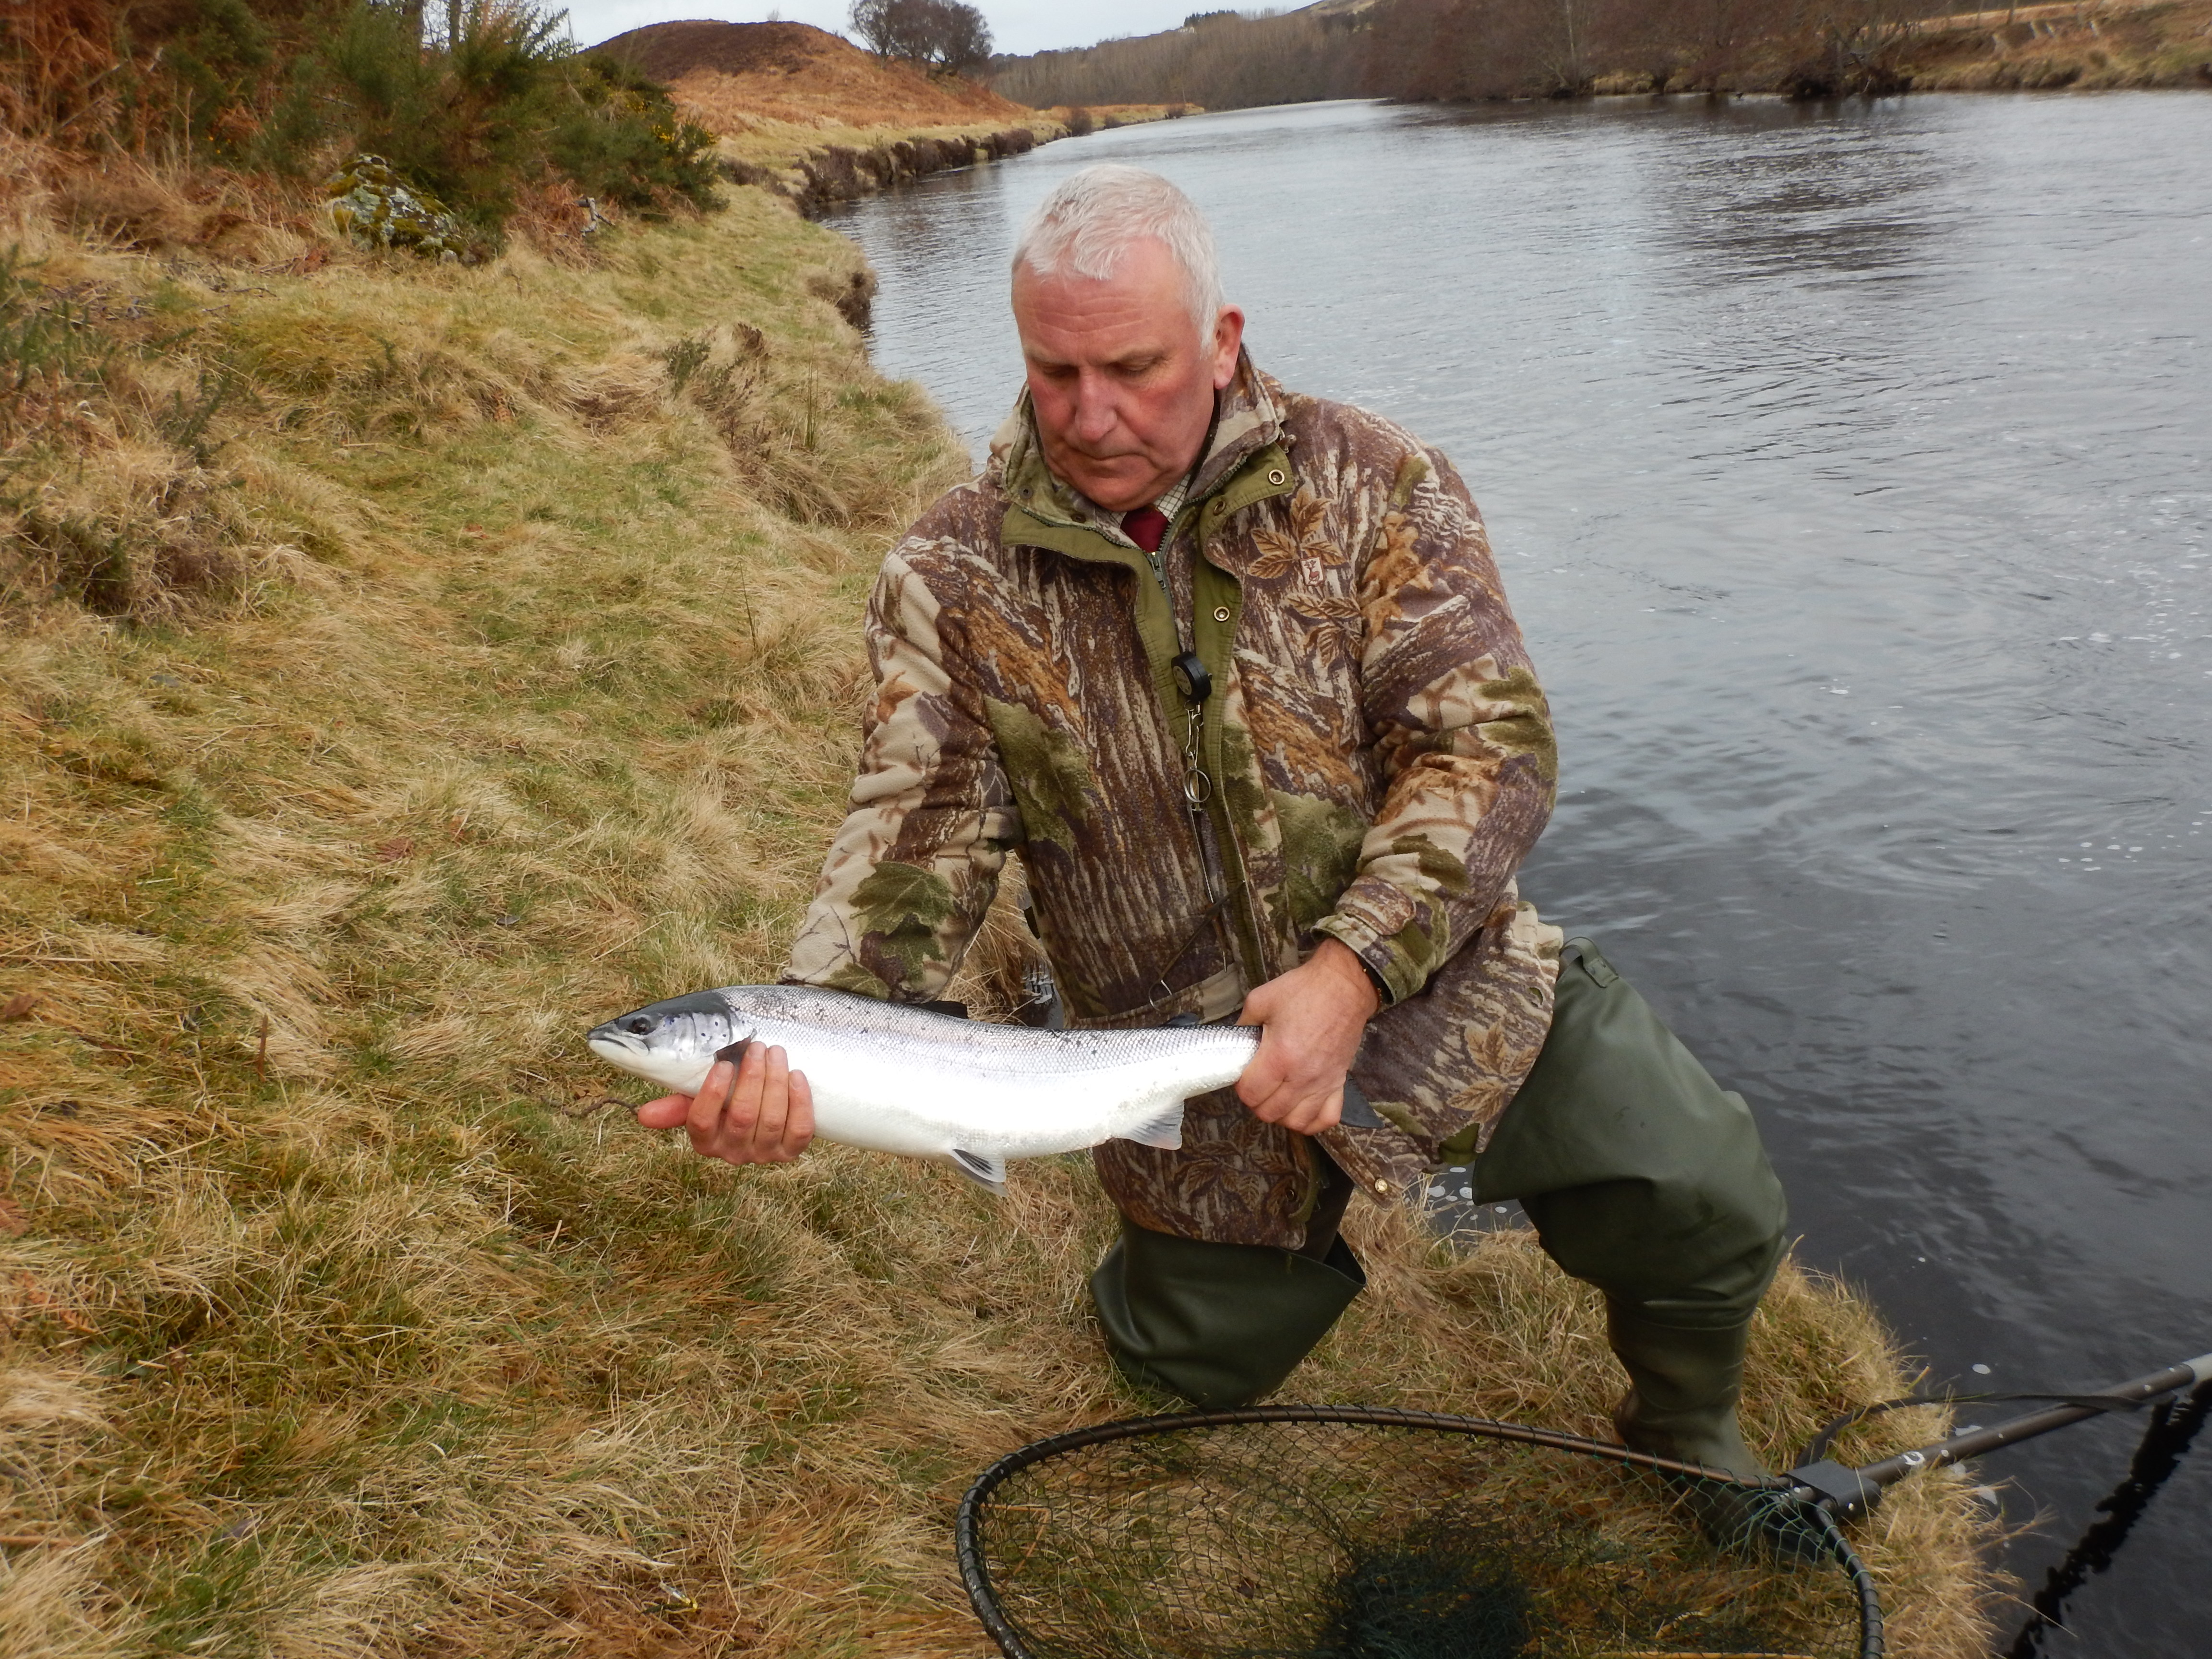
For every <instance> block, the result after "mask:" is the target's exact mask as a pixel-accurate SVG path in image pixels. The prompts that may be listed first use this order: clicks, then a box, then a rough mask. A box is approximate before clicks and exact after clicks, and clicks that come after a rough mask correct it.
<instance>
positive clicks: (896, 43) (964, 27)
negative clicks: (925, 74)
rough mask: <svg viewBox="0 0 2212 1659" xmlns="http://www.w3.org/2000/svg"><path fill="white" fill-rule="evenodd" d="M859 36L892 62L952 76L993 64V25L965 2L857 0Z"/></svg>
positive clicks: (856, 29)
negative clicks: (900, 59)
mask: <svg viewBox="0 0 2212 1659" xmlns="http://www.w3.org/2000/svg"><path fill="white" fill-rule="evenodd" d="M849 15H850V18H851V21H852V25H853V32H854V33H855V34H857V35H859V36H860V40H861V41H862V43H863V44H865V45H866V46H867V48H868V50H869V51H871V52H874V53H875V54H876V56H877V57H878V58H883V59H884V61H885V62H886V63H888V62H890V60H891V59H892V58H903V59H905V60H906V61H907V62H908V63H911V64H923V65H925V66H926V67H927V68H930V69H933V70H941V71H943V72H945V73H946V74H956V75H957V74H959V73H962V72H963V71H965V70H977V69H981V68H982V67H983V66H984V65H985V64H988V63H989V62H990V61H991V27H990V25H989V24H987V23H986V22H985V21H983V14H982V13H981V12H980V11H978V10H976V9H975V7H973V6H970V5H965V4H963V3H962V0H853V9H852V11H851V13H850V14H849Z"/></svg>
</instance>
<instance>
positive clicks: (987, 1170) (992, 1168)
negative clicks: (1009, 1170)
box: [952, 1146, 1006, 1193]
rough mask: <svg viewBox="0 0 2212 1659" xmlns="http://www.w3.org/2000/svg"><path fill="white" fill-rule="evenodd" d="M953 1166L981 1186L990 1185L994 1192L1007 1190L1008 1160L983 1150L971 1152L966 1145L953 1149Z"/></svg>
mask: <svg viewBox="0 0 2212 1659" xmlns="http://www.w3.org/2000/svg"><path fill="white" fill-rule="evenodd" d="M952 1167H953V1168H954V1169H956V1170H959V1171H960V1173H961V1174H962V1175H964V1176H967V1177H968V1179H969V1180H970V1181H972V1182H975V1184H976V1185H977V1186H979V1187H988V1188H990V1189H991V1190H992V1191H993V1192H994V1193H1003V1192H1005V1191H1006V1159H1004V1158H992V1157H989V1156H988V1155H987V1154H985V1153H982V1152H969V1150H968V1149H967V1148H966V1147H964V1146H955V1147H954V1148H953V1149H952Z"/></svg>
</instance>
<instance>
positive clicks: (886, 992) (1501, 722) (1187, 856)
mask: <svg viewBox="0 0 2212 1659" xmlns="http://www.w3.org/2000/svg"><path fill="white" fill-rule="evenodd" d="M867 637H868V644H869V647H870V651H871V653H872V658H873V661H874V665H875V676H876V694H875V699H874V702H873V705H872V708H870V709H869V711H868V713H867V715H866V721H865V729H864V742H863V748H862V754H861V760H860V773H859V776H858V778H857V780H856V781H855V782H854V787H853V794H852V806H851V811H850V815H849V816H848V817H847V818H846V820H845V823H844V825H843V827H842V829H840V830H839V832H838V834H837V836H836V841H835V842H834V844H833V845H832V847H831V848H830V851H829V859H828V861H827V864H826V866H825V867H824V869H823V875H822V878H821V884H820V886H819V888H818V890H817V893H816V895H815V898H814V902H813V907H812V908H811V910H810V911H809V913H808V915H807V917H806V921H805V926H804V927H803V929H802V930H801V932H800V934H799V938H798V939H797V941H796V943H795V944H794V945H793V949H792V955H791V961H790V964H789V967H788V969H787V978H790V979H793V980H796V981H803V982H805V983H809V984H815V985H824V986H833V987H842V988H844V989H847V990H851V991H857V992H860V993H862V994H866V995H870V996H880V997H890V998H894V999H896V1000H927V999H929V998H933V997H936V996H939V995H940V994H942V992H943V989H944V987H945V981H947V980H948V979H949V978H950V977H951V974H952V971H953V969H954V968H955V967H956V966H957V964H958V963H959V960H960V957H961V955H962V952H963V951H964V950H965V949H966V947H967V945H968V942H969V939H970V938H971V937H972V935H973V933H975V928H976V927H977V925H978V924H979V923H980V921H981V919H982V915H983V912H984V909H985V908H986V907H987V905H988V904H989V902H990V900H991V896H992V893H993V890H994V887H995V885H996V881H997V877H998V873H999V871H1000V867H1001V866H1002V864H1003V863H1004V860H1006V855H1007V854H1009V853H1012V852H1018V853H1019V854H1020V855H1021V857H1022V860H1023V861H1024V866H1025V868H1026V871H1027V874H1028V877H1029V884H1030V896H1031V902H1032V903H1033V904H1034V906H1035V909H1036V920H1037V924H1038V928H1039V932H1040V933H1041V935H1042V939H1043V943H1044V946H1045V951H1046V953H1047V955H1048V957H1049V958H1050V960H1051V963H1052V967H1053V971H1054V977H1055V978H1056V979H1057V981H1058V982H1059V985H1060V992H1061V994H1062V997H1063V1000H1064V1001H1065V1003H1066V1007H1067V1011H1068V1013H1069V1016H1070V1019H1071V1023H1073V1024H1077V1025H1085V1026H1131V1025H1149V1024H1160V1023H1162V1022H1164V1021H1165V1020H1167V1019H1169V1018H1171V1017H1173V1016H1176V1015H1178V1014H1196V1015H1198V1016H1199V1017H1200V1018H1204V1019H1207V1020H1213V1019H1219V1018H1225V1017H1228V1016H1230V1015H1232V1014H1234V1012H1236V1010H1237V1006H1238V1005H1239V1004H1240V1003H1241V1001H1242V1000H1243V996H1244V994H1245V993H1246V992H1247V991H1248V990H1249V989H1250V988H1251V987H1254V986H1256V985H1258V984H1260V983H1261V981H1265V980H1267V979H1269V978H1272V977H1273V976H1274V975H1277V974H1279V973H1281V972H1283V971H1285V969H1289V968H1291V967H1292V966H1295V965H1296V964H1297V963H1298V962H1300V961H1302V960H1303V959H1304V957H1305V956H1306V954H1307V953H1308V952H1309V951H1311V950H1312V949H1313V948H1314V946H1315V945H1316V944H1317V943H1319V941H1320V939H1322V937H1323V936H1333V937H1334V938H1336V939H1340V940H1342V941H1343V942H1344V943H1345V944H1346V945H1349V946H1350V947H1351V948H1352V950H1354V951H1358V953H1359V955H1360V956H1361V957H1363V958H1364V959H1365V961H1366V962H1367V963H1368V964H1369V965H1370V967H1371V968H1372V969H1374V972H1375V974H1376V976H1377V977H1378V978H1379V979H1380V980H1381V981H1382V982H1383V985H1384V986H1386V987H1388V995H1387V997H1386V998H1385V1002H1386V1004H1387V1005H1388V1006H1386V1007H1385V1008H1384V1009H1383V1012H1380V1013H1379V1014H1378V1015H1377V1016H1376V1018H1375V1020H1374V1021H1373V1023H1372V1024H1370V1027H1369V1030H1368V1035H1367V1038H1366V1041H1365V1042H1364V1046H1363V1048H1362V1049H1361V1052H1360V1057H1359V1060H1358V1064H1357V1065H1356V1066H1355V1067H1354V1071H1353V1076H1354V1078H1355V1079H1357V1080H1358V1082H1359V1083H1360V1085H1361V1086H1362V1088H1363V1089H1364V1091H1365V1093H1366V1094H1367V1096H1368V1097H1369V1098H1370V1100H1371V1101H1372V1102H1373V1103H1375V1105H1376V1109H1377V1111H1378V1112H1379V1113H1380V1114H1381V1115H1383V1117H1384V1118H1386V1119H1387V1120H1388V1121H1389V1124H1390V1125H1391V1126H1392V1127H1386V1128H1380V1129H1352V1128H1345V1127H1340V1128H1338V1129H1335V1130H1333V1131H1331V1132H1330V1133H1328V1134H1327V1135H1326V1136H1324V1137H1322V1144H1323V1145H1324V1146H1327V1148H1328V1151H1329V1152H1330V1154H1331V1155H1332V1156H1333V1157H1334V1158H1335V1159H1336V1160H1337V1161H1338V1162H1339V1163H1340V1164H1342V1165H1343V1166H1344V1167H1345V1168H1346V1170H1348V1171H1349V1172H1350V1173H1351V1175H1352V1176H1353V1178H1354V1179H1356V1180H1357V1181H1358V1183H1359V1185H1360V1186H1361V1188H1363V1189H1364V1190H1365V1191H1366V1192H1368V1193H1370V1194H1374V1195H1378V1196H1383V1197H1388V1196H1392V1195H1395V1194H1398V1193H1400V1192H1401V1191H1402V1190H1403V1189H1404V1188H1406V1187H1407V1185H1409V1184H1411V1183H1412V1182H1415V1181H1418V1180H1419V1178H1420V1177H1421V1175H1422V1172H1423V1171H1424V1170H1425V1169H1430V1168H1434V1167H1435V1166H1436V1165H1437V1164H1438V1163H1440V1162H1442V1161H1443V1160H1444V1159H1446V1158H1451V1157H1455V1156H1457V1157H1464V1156H1465V1155H1466V1154H1467V1153H1468V1152H1471V1151H1473V1150H1474V1149H1475V1147H1476V1146H1477V1145H1478V1143H1479V1141H1480V1137H1481V1133H1482V1131H1483V1129H1484V1128H1485V1127H1486V1126H1487V1125H1488V1124H1489V1123H1490V1122H1491V1121H1492V1120H1494V1119H1495V1118H1496V1116H1497V1115H1498V1113H1499V1112H1500V1111H1501V1110H1502V1109H1504V1105H1505V1103H1506V1102H1507V1101H1509V1100H1510V1098H1511V1097H1512V1095H1513V1092H1514V1091H1515V1090H1516V1089H1517V1088H1518V1087H1519V1086H1520V1084H1521V1081H1522V1079H1523V1078H1524V1077H1525V1076H1526V1075H1527V1073H1528V1068H1529V1067H1530V1066H1532V1065H1533V1064H1534V1061H1535V1058H1536V1054H1537V1051H1538V1050H1539V1049H1540V1048H1541V1047H1542V1046H1543V1042H1544V1037H1545V1035H1546V1033H1547V1030H1549V1028H1550V1022H1551V1007H1552V995H1553V985H1554V983H1555V981H1556V979H1557V975H1558V957H1559V933H1558V930H1556V929H1554V928H1552V927H1547V926H1546V925H1545V924H1543V923H1542V922H1541V921H1539V920H1538V919H1537V917H1536V915H1535V912H1534V908H1532V907H1530V906H1528V905H1526V904H1522V903H1521V902H1519V898H1518V894H1517V891H1516V888H1515V885H1514V872H1515V870H1516V867H1517V866H1519V864H1520V862H1521V860H1522V855H1523V854H1526V853H1527V852H1528V848H1530V846H1531V845H1533V844H1534V842H1535V839H1536V836H1537V835H1538V833H1539V832H1540V831H1541V829H1542V828H1543V826H1544V823H1545V820H1546V818H1547V816H1548V815H1549V813H1550V811H1551V806H1552V800H1553V791H1554V775H1555V763H1554V751H1553V739H1552V729H1551V723H1550V717H1549V714H1548V712H1547V708H1546V706H1545V702H1544V696H1543V693H1542V691H1541V690H1540V689H1539V687H1538V685H1537V683H1536V677H1535V674H1534V671H1533V670H1532V669H1531V667H1530V665H1529V661H1528V653H1527V651H1526V650H1525V648H1524V647H1522V641H1521V635H1520V630H1519V629H1517V628H1516V625H1515V623H1514V621H1513V617H1512V613H1511V611H1510V610H1508V608H1507V606H1506V602H1505V595H1504V591H1503V590H1502V589H1501V587H1500V586H1499V584H1498V571H1497V568H1496V566H1495V565H1494V564H1493V562H1492V559H1491V555H1490V549H1489V545H1488V543H1487V541H1486V538H1485V536H1484V533H1483V527H1482V521H1481V520H1480V517H1479V516H1478V514H1477V513H1476V510H1475V507H1474V501H1472V500H1471V499H1469V497H1468V492H1467V489H1466V487H1465V486H1464V485H1463V484H1462V483H1461V482H1460V479H1459V477H1458V475H1457V474H1456V473H1455V472H1454V471H1453V470H1452V468H1451V466H1450V465H1449V463H1448V462H1447V461H1446V460H1445V459H1443V457H1442V456H1441V455H1439V454H1437V453H1436V452H1435V451H1434V450H1431V449H1428V448H1426V447H1424V446H1423V445H1421V444H1420V443H1419V442H1418V441H1416V440H1414V439H1413V437H1411V436H1409V435H1407V433H1405V432H1404V431H1402V430H1401V429H1400V428H1397V427H1395V426H1393V425H1392V424H1390V423H1389V422H1387V421H1384V420H1382V419H1379V418H1378V417H1376V416H1373V415H1370V414H1368V413H1366V412H1365V411H1364V410H1358V409H1354V408H1350V407H1347V406H1346V405H1344V404H1331V403H1325V402H1322V400H1320V399H1318V398H1307V397H1301V396H1299V395H1297V394H1296V393H1293V392H1285V390H1284V389H1283V388H1282V387H1281V386H1279V385H1278V384H1277V383H1276V382H1275V381H1274V380H1272V379H1270V378H1269V377H1268V376H1267V375H1265V374H1261V373H1260V372H1259V371H1258V370H1257V369H1255V368H1253V367H1252V365H1251V364H1250V362H1249V360H1248V361H1246V362H1244V363H1243V364H1242V365H1241V366H1240V368H1239V373H1238V376H1237V380H1236V381H1235V382H1234V384H1233V385H1231V387H1230V388H1229V389H1228V390H1227V391H1225V392H1223V393H1222V394H1221V395H1220V401H1219V409H1218V416H1217V419H1216V422H1215V424H1214V430H1213V434H1212V441H1211V443H1210V446H1209V447H1208V448H1207V450H1206V455H1205V457H1204V459H1203V460H1202V461H1201V462H1200V465H1199V467H1198V470H1197V471H1196V473H1195V474H1194V478H1193V481H1192V487H1191V489H1190V490H1189V491H1188V495H1187V497H1186V499H1185V501H1184V505H1183V506H1182V508H1181V510H1180V511H1179V512H1178V513H1176V517H1175V519H1174V520H1173V521H1172V522H1171V523H1170V526H1169V529H1168V532H1167V534H1166V536H1165V538H1164V539H1163V541H1162V543H1161V546H1160V550H1159V567H1158V569H1157V570H1156V569H1155V568H1154V566H1153V564H1152V562H1151V561H1150V560H1148V559H1147V557H1146V555H1145V553H1144V552H1143V551H1142V550H1139V548H1138V547H1137V546H1136V544H1134V543H1133V542H1132V541H1131V540H1130V539H1129V538H1127V536H1126V535H1125V534H1123V533H1122V531H1121V526H1120V523H1119V520H1118V518H1117V517H1116V516H1115V515H1114V514H1111V513H1106V512H1104V511H1103V509H1100V508H1098V507H1096V506H1094V505H1093V504H1091V502H1089V501H1086V500H1085V499H1084V498H1083V497H1081V496H1080V495H1078V494H1077V493H1076V492H1074V491H1073V489H1070V488H1069V487H1068V486H1067V485H1066V484H1064V483H1061V482H1060V481H1059V480H1058V479H1057V478H1055V477H1054V476H1053V475H1052V474H1051V473H1050V472H1049V471H1048V470H1047V468H1046V466H1045V465H1044V460H1043V456H1042V451H1041V449H1040V447H1039V446H1038V443H1037V440H1036V432H1035V428H1034V427H1033V425H1032V424H1031V422H1030V416H1029V410H1028V405H1027V402H1026V399H1024V402H1023V404H1020V405H1019V406H1018V408H1017V409H1016V410H1015V413H1014V416H1013V417H1012V419H1010V420H1009V422H1007V425H1006V428H1005V429H1004V430H1002V431H1001V433H1000V435H999V437H998V438H997V439H996V440H995V441H994V444H993V446H992V451H991V457H990V459H989V462H988V463H987V465H986V466H985V467H984V469H983V472H982V475H981V477H979V478H977V479H975V481H974V482H973V483H969V484H965V485H963V486H962V487H961V488H959V489H954V490H952V491H951V492H950V493H949V494H947V495H945V496H944V497H943V498H942V499H941V500H939V501H938V502H937V503H936V504H935V505H934V506H933V507H930V509H929V510H928V511H927V513H924V514H923V515H922V517H921V520H920V521H919V522H917V523H916V524H915V526H914V528H913V529H912V530H911V531H910V532H908V534H907V536H906V538H905V539H904V540H902V541H901V542H900V543H899V544H898V545H897V546H896V547H895V548H894V549H893V550H891V552H890V556H888V557H887V558H886V559H885V560H884V568H883V573H882V575H881V577H880V578H879V580H878V582H877V585H876V589H875V592H874V596H873V599H872V601H871V604H870V606H869V611H868V617H867ZM1184 650H1190V651H1194V652H1195V653H1197V655H1198V656H1199V658H1200V659H1201V660H1202V661H1203V663H1204V665H1205V666H1206V670H1207V671H1208V673H1209V674H1210V676H1211V679H1212V694H1211V695H1210V696H1207V697H1206V698H1205V700H1204V701H1203V702H1200V703H1198V704H1195V705H1194V703H1193V702H1191V701H1190V699H1189V698H1188V696H1185V695H1184V693H1183V690H1182V688H1181V687H1180V686H1179V685H1178V684H1177V680H1176V676H1175V674H1174V672H1173V671H1172V667H1171V664H1172V661H1173V659H1175V657H1176V655H1177V653H1179V652H1181V651H1184ZM1097 1164H1098V1169H1099V1173H1100V1175H1101V1176H1102V1178H1103V1181H1104V1182H1105V1185H1106V1187H1107V1189H1108V1191H1109V1193H1110V1194H1111V1195H1112V1196H1113V1197H1114V1199H1115V1200H1116V1202H1118V1203H1119V1204H1120V1205H1121V1208H1122V1210H1123V1211H1124V1212H1125V1213H1127V1215H1128V1216H1129V1217H1130V1218H1131V1219H1133V1220H1134V1221H1136V1222H1138V1223H1139V1225H1144V1226H1146V1227H1151V1228H1153V1229H1155V1230H1157V1231H1163V1232H1170V1233H1175V1234H1177V1235H1180V1236H1182V1237H1194V1238H1207V1239H1213V1240H1218V1241H1221V1242H1225V1243H1253V1244H1278V1245H1286V1246H1295V1245H1297V1243H1300V1242H1301V1241H1302V1240H1303V1239H1304V1232H1305V1225H1306V1218H1307V1217H1308V1215H1309V1213H1310V1211H1311V1209H1312V1207H1313V1204H1314V1201H1315V1199H1316V1195H1317V1193H1318V1191H1319V1187H1320V1165H1319V1164H1318V1162H1317V1160H1316V1159H1315V1158H1313V1157H1312V1155H1311V1152H1310V1143H1308V1142H1307V1141H1306V1140H1305V1139H1304V1137H1302V1136H1299V1135H1297V1134H1294V1133H1291V1132H1290V1131H1287V1130H1284V1129H1279V1128H1276V1127H1273V1126H1272V1125H1268V1124H1265V1123H1261V1122H1260V1121H1258V1120H1257V1119H1255V1118H1254V1117H1253V1116H1252V1115H1250V1113H1249V1112H1247V1111H1246V1110H1245V1109H1243V1106H1242V1105H1240V1104H1239V1103H1237V1100H1236V1098H1235V1097H1234V1096H1233V1095H1232V1094H1231V1093H1229V1092H1228V1091H1220V1092H1219V1093H1218V1094H1214V1095H1209V1096H1205V1097H1200V1099H1199V1100H1197V1101H1194V1102H1193V1103H1192V1105H1191V1107H1190V1109H1189V1110H1188V1113H1187V1114H1186V1122H1185V1127H1184V1146H1183V1149H1182V1151H1181V1152H1163V1151H1158V1150H1155V1149H1152V1148H1148V1147H1144V1146H1136V1145H1134V1144H1133V1143H1130V1142H1127V1141H1113V1142H1109V1143H1108V1145H1106V1146H1103V1147H1101V1148H1099V1149H1098V1152H1097Z"/></svg>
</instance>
